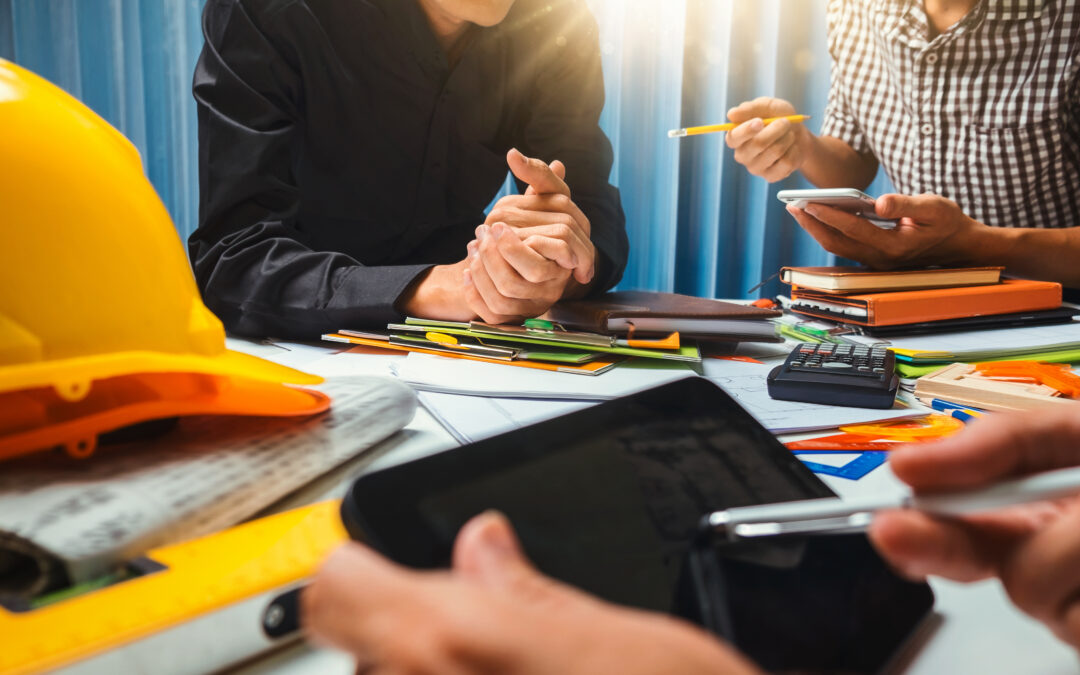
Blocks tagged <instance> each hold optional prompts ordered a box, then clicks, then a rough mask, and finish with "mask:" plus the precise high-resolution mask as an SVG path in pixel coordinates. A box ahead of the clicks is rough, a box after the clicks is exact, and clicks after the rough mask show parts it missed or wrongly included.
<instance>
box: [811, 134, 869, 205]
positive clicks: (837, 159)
mask: <svg viewBox="0 0 1080 675" xmlns="http://www.w3.org/2000/svg"><path fill="white" fill-rule="evenodd" d="M801 133H802V134H803V139H802V140H801V141H800V142H802V143H803V144H804V149H803V156H804V157H805V160H804V161H803V164H802V167H801V168H800V171H801V172H802V175H803V176H804V177H805V178H806V179H807V180H808V181H810V182H811V183H813V184H814V185H816V186H818V187H819V188H839V187H850V188H857V189H859V190H861V189H863V188H865V187H866V186H867V185H869V184H870V182H871V181H872V180H874V176H875V175H876V174H877V169H878V162H877V159H876V158H875V157H874V156H873V155H869V154H867V155H862V154H859V153H858V152H856V151H855V149H854V148H852V147H851V146H850V145H848V144H847V143H845V142H844V141H842V140H840V139H839V138H833V137H832V136H815V135H814V134H812V133H811V132H810V131H808V130H806V129H805V128H803V131H802V132H801Z"/></svg>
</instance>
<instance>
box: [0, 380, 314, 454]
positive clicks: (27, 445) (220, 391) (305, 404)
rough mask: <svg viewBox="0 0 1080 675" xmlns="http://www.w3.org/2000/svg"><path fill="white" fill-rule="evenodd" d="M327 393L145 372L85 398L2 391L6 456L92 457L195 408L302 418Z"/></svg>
mask: <svg viewBox="0 0 1080 675" xmlns="http://www.w3.org/2000/svg"><path fill="white" fill-rule="evenodd" d="M329 408H330V397H329V396H327V395H326V394H323V393H322V392H318V391H312V390H310V389H301V388H298V387H292V386H289V385H284V384H279V383H271V382H266V381H262V380H254V379H250V378H247V377H230V376H222V375H203V374H198V373H139V374H134V375H121V376H118V377H111V378H106V379H103V380H98V381H96V382H95V383H94V386H93V388H92V389H91V391H90V394H89V395H88V396H86V397H84V398H83V399H82V400H80V401H75V402H72V401H67V400H64V399H63V398H62V397H61V396H60V395H59V394H58V393H57V391H56V390H54V389H53V388H51V387H40V388H37V389H30V390H21V391H13V392H8V393H6V394H0V460H3V459H12V458H14V457H18V456H20V455H25V454H29V453H31V452H35V451H39V450H47V449H50V448H54V447H57V446H60V447H63V448H64V449H65V450H66V451H67V453H68V454H69V455H70V456H72V457H77V458H82V457H88V456H89V455H90V454H92V453H93V452H94V451H95V449H96V447H97V439H98V436H100V435H101V434H104V433H107V432H110V431H115V430H118V429H123V428H125V427H129V426H131V425H134V424H139V423H142V422H149V421H151V420H160V419H167V418H171V417H188V416H192V415H245V416H259V417H300V416H309V415H316V414H319V413H323V412H326V411H327V410H328V409H329Z"/></svg>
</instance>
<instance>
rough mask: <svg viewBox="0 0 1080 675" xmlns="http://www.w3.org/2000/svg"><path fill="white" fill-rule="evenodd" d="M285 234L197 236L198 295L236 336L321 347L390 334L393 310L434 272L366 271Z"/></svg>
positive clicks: (270, 227)
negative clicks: (371, 331) (350, 334)
mask: <svg viewBox="0 0 1080 675" xmlns="http://www.w3.org/2000/svg"><path fill="white" fill-rule="evenodd" d="M285 234H286V232H285V228H284V227H282V226H280V225H275V224H268V223H260V224H257V225H254V226H251V227H250V228H246V229H244V230H241V231H240V232H234V233H231V234H224V233H221V232H217V231H214V230H213V229H212V228H200V229H199V230H196V231H195V233H194V234H193V235H192V238H191V241H190V252H191V262H192V267H193V268H194V271H195V278H196V281H197V282H198V285H199V289H200V291H202V294H203V298H204V300H205V302H206V304H207V306H208V307H209V308H210V309H211V310H212V311H213V312H214V313H215V314H217V315H218V317H219V318H220V319H221V321H222V323H224V324H225V327H226V329H227V330H229V331H230V332H231V333H234V334H237V335H247V336H257V337H270V336H273V337H286V338H296V339H308V340H316V339H318V338H319V336H320V335H321V334H323V333H327V332H333V331H336V330H338V329H340V328H348V327H362V326H380V325H381V326H385V325H386V324H387V323H388V322H391V321H396V320H398V319H399V318H400V313H399V312H398V310H397V309H396V308H395V303H396V302H397V300H398V299H399V297H400V296H401V295H402V293H403V292H404V291H405V289H407V288H408V287H409V286H410V284H412V283H413V280H414V279H416V277H417V276H418V275H420V274H422V273H423V272H424V271H425V269H426V268H427V267H428V266H427V265H409V266H385V267H380V266H375V267H368V266H364V265H360V264H359V263H358V262H357V261H356V260H354V259H353V258H351V257H349V256H347V255H345V254H342V253H335V252H328V251H312V250H311V249H309V248H307V247H306V246H304V245H303V244H301V243H300V242H298V241H296V240H295V239H291V238H289V237H288V236H284V235H285Z"/></svg>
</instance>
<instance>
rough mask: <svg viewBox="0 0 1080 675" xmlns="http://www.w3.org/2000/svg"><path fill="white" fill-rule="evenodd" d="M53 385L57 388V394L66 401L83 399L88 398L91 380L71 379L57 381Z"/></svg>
mask: <svg viewBox="0 0 1080 675" xmlns="http://www.w3.org/2000/svg"><path fill="white" fill-rule="evenodd" d="M53 387H54V388H55V389H56V394H57V396H59V397H60V398H62V399H64V400H65V401H72V402H75V401H81V400H83V399H84V398H86V395H87V394H89V393H90V381H89V380H69V381H67V382H57V383H56V384H55V385H53Z"/></svg>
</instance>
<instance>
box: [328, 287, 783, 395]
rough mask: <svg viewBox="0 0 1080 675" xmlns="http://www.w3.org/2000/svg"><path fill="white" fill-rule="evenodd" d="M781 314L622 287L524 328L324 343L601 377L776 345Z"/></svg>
mask: <svg viewBox="0 0 1080 675" xmlns="http://www.w3.org/2000/svg"><path fill="white" fill-rule="evenodd" d="M779 314H780V313H779V312H776V311H774V310H768V309H761V308H758V307H752V306H747V305H740V304H735V303H728V302H722V301H719V300H709V299H704V298H694V297H690V296H685V295H678V294H674V293H653V292H644V291H622V292H615V293H608V294H606V295H604V296H601V297H600V298H598V299H596V300H575V301H569V302H565V303H559V304H557V305H555V307H553V308H552V309H551V311H550V312H549V313H548V314H547V315H545V317H544V318H539V319H529V320H527V321H525V323H524V324H523V325H493V324H487V323H483V322H480V321H470V322H457V321H437V320H432V319H416V318H407V319H406V320H405V322H404V323H393V324H389V325H388V326H387V328H386V330H385V331H370V330H365V331H358V330H351V329H342V330H339V331H338V332H337V333H330V334H327V335H323V336H322V337H323V339H324V340H329V341H333V342H344V343H348V344H353V345H365V346H368V347H378V348H383V349H394V350H401V351H408V352H415V353H421V354H431V355H438V356H449V357H454V358H460V359H467V360H473V361H482V362H487V363H497V364H503V365H511V366H521V367H526V368H533V369H540V370H549V371H556V372H565V373H575V374H580V375H599V374H600V373H604V372H606V371H608V370H610V369H611V368H613V367H614V366H615V365H616V364H617V363H619V362H620V361H622V360H624V359H626V358H629V357H638V358H644V359H659V360H664V361H674V362H682V363H698V362H700V361H701V349H700V345H701V344H702V343H713V342H721V343H728V344H730V343H733V342H740V341H757V342H779V341H780V339H779V338H778V337H776V330H775V328H774V326H773V324H772V323H771V322H770V321H768V319H771V318H774V317H777V316H779Z"/></svg>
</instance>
